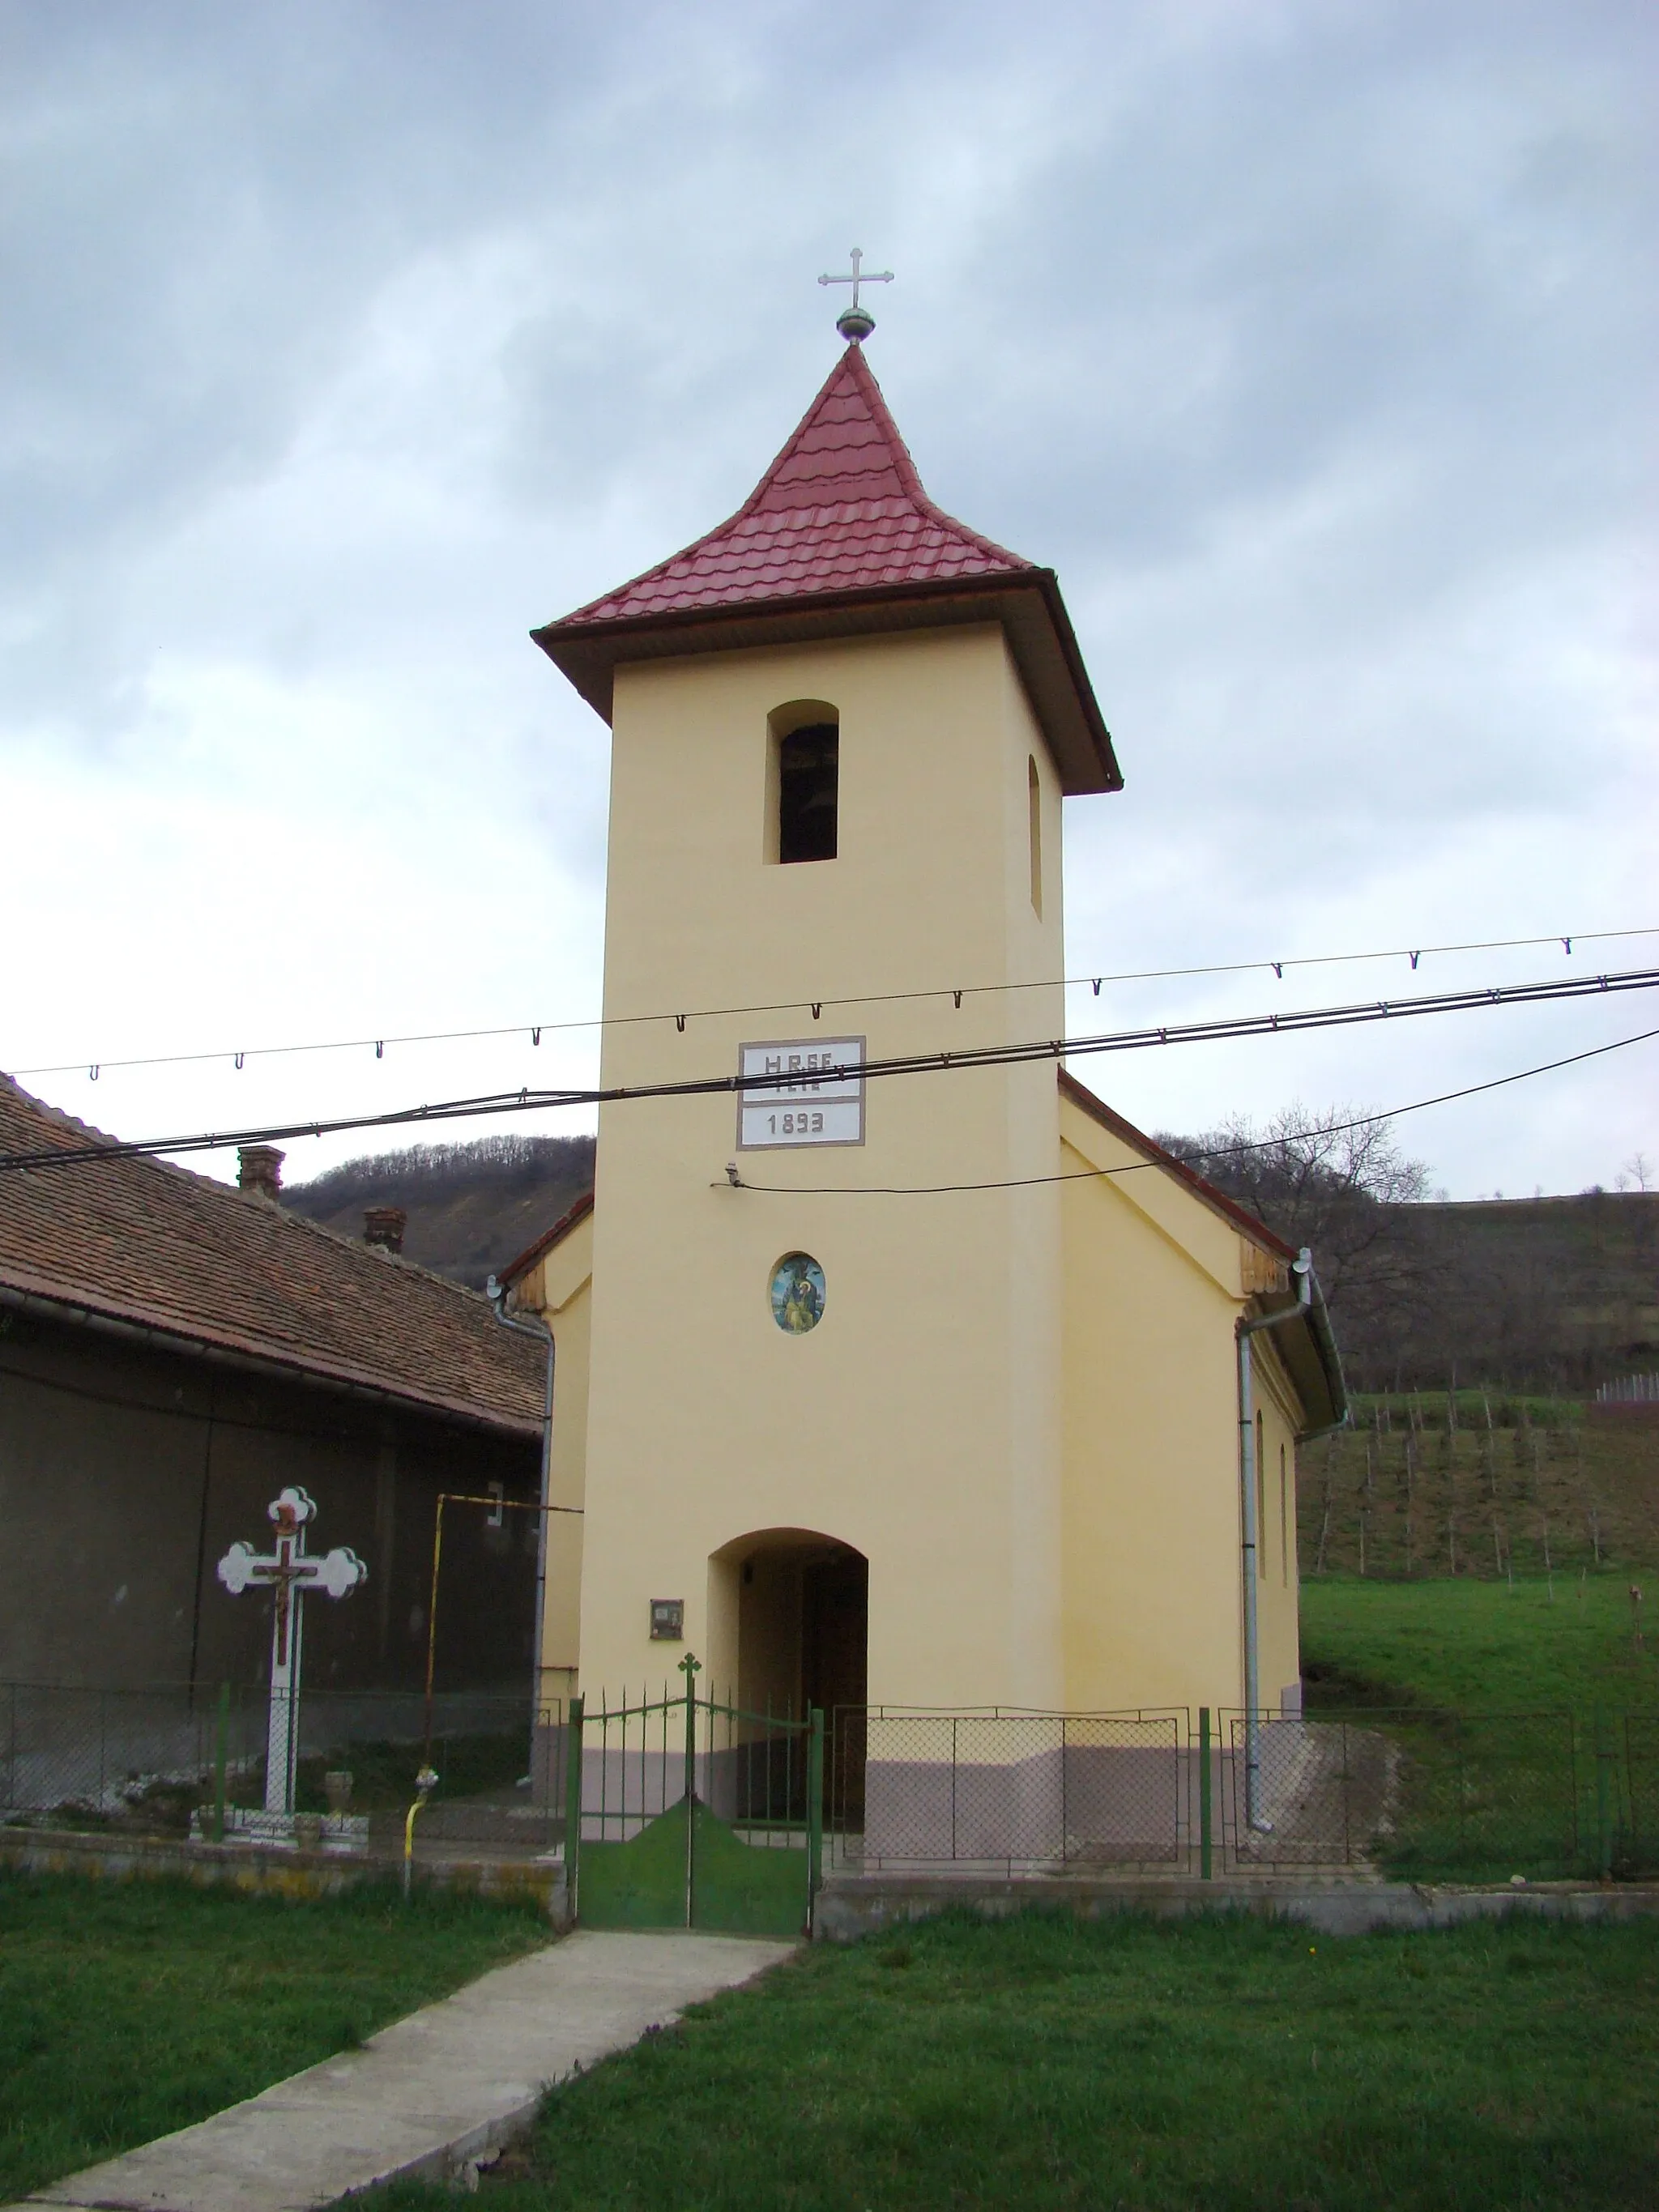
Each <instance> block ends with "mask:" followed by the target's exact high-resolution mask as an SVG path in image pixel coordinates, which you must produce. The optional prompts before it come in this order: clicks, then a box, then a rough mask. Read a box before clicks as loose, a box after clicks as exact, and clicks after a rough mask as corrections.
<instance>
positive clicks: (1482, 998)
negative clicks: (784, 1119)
mask: <svg viewBox="0 0 1659 2212" xmlns="http://www.w3.org/2000/svg"><path fill="white" fill-rule="evenodd" d="M1655 987H1659V968H1636V969H1625V970H1623V971H1622V972H1619V973H1615V974H1612V975H1583V976H1574V977H1573V978H1572V979H1571V981H1555V982H1541V983H1510V984H1493V985H1490V986H1488V987H1486V988H1484V989H1481V990H1476V991H1441V992H1435V993H1432V994H1430V995H1428V996H1426V997H1422V998H1414V999H1394V1000H1384V999H1370V1000H1363V1001H1361V1002H1359V1003H1358V1004H1356V1005H1353V1006H1319V1007H1306V1008H1302V1009H1299V1010H1297V1011H1296V1012H1290V1013H1272V1014H1248V1015H1236V1016H1231V1017H1229V1018H1226V1019H1225V1020H1222V1021H1212V1022H1170V1023H1164V1024H1159V1025H1158V1027H1157V1028H1155V1029H1139V1030H1114V1031H1110V1032H1108V1033H1106V1034H1104V1035H1102V1036H1084V1037H1073V1038H1069V1039H1068V1038H1065V1037H1039V1038H1036V1039H1033V1040H1032V1041H1031V1042H1029V1043H1025V1044H1013V1045H981V1046H967V1047H964V1048H962V1049H961V1050H959V1051H955V1052H939V1051H934V1052H924V1053H905V1054H898V1055H896V1056H894V1057H891V1058H889V1059H885V1060H867V1061H860V1062H857V1063H854V1064H851V1065H848V1066H825V1067H822V1068H819V1069H817V1071H816V1074H817V1078H818V1079H819V1080H821V1081H822V1080H833V1079H836V1078H842V1079H845V1078H848V1077H862V1078H865V1079H878V1078H880V1077H883V1076H894V1075H932V1074H937V1073H944V1072H945V1071H947V1070H951V1069H957V1070H961V1069H963V1068H975V1067H981V1068H982V1067H1015V1066H1022V1065H1024V1064H1027V1063H1029V1062H1031V1061H1036V1060H1070V1059H1079V1058H1083V1057H1085V1056H1087V1055H1089V1054H1095V1053H1109V1052H1139V1051H1143V1050H1145V1049H1146V1048H1149V1047H1151V1046H1153V1045H1170V1044H1212V1043H1219V1042H1233V1041H1235V1040H1237V1039H1239V1038H1242V1037H1251V1036H1279V1035H1291V1034H1294V1033H1296V1032H1298V1031H1302V1030H1327V1029H1351V1028H1354V1027H1357V1026H1358V1025H1359V1024H1362V1023H1366V1022H1379V1021H1392V1020H1402V1019H1404V1018H1407V1017H1408V1016H1411V1015H1415V1014H1452V1013H1464V1012H1473V1011H1474V1009H1476V1008H1477V1007H1484V1006H1536V1005H1541V1004H1545V1003H1547V1002H1550V1001H1553V1000H1558V999H1585V998H1593V997H1598V996H1601V995H1604V994H1611V993H1616V992H1626V991H1650V990H1652V989H1654V988H1655ZM776 1081H777V1079H776V1077H775V1075H767V1074H756V1075H748V1076H745V1075H742V1074H738V1075H708V1076H701V1077H697V1076H693V1077H684V1078H681V1079H678V1080H677V1081H673V1082H665V1083H636V1084H613V1085H607V1086H604V1087H595V1088H591V1089H567V1090H547V1091H532V1090H531V1089H530V1088H529V1087H528V1086H527V1085H526V1087H525V1088H524V1089H522V1090H520V1091H495V1092H491V1093H489V1094H488V1095H486V1096H483V1097H475V1098H451V1099H445V1100H443V1101H441V1102H440V1103H437V1104H435V1105H425V1106H410V1107H404V1108H401V1109H397V1110H395V1111H393V1112H392V1113H387V1114H350V1115H337V1116H334V1117H332V1118H329V1119H320V1118H319V1119H315V1120H311V1121H285V1122H280V1123H276V1124H271V1125H267V1126H264V1127H258V1128H246V1129H234V1130H217V1131H212V1132H207V1133H202V1134H199V1135H195V1136H186V1137H152V1138H145V1139H138V1140H136V1141H133V1142H124V1141H122V1140H120V1139H109V1138H106V1139H102V1140H101V1141H98V1142H94V1143H91V1144H86V1145H70V1146H62V1147H53V1148H52V1149H51V1150H49V1151H45V1152H6V1153H0V1171H3V1172H14V1173H15V1172H16V1171H18V1170H22V1169H26V1168H45V1167H73V1166H78V1165H81V1164H83V1163H88V1164H90V1163H96V1162H99V1161H105V1160H114V1159H127V1158H137V1157H140V1156H145V1155H160V1154H163V1153H166V1154H180V1153H189V1152H220V1151H222V1150H224V1149H225V1148H226V1147H227V1146H231V1145H254V1144H276V1143H280V1142H282V1141H283V1140H285V1139H293V1138H296V1137H325V1136H337V1135H340V1134H342V1133H344V1132H346V1131H349V1130H356V1129H390V1128H400V1127H410V1126H415V1125H423V1124H427V1123H430V1122H435V1121H468V1120H476V1119H477V1118H479V1117H480V1116H482V1115H493V1114H523V1113H533V1112H538V1111H542V1110H546V1109H553V1108H556V1107H570V1106H609V1105H615V1104H619V1103H622V1102H623V1100H625V1099H639V1098H698V1097H717V1096H720V1095H721V1094H726V1095H732V1094H734V1093H740V1092H742V1091H751V1090H769V1089H773V1088H775V1086H776Z"/></svg>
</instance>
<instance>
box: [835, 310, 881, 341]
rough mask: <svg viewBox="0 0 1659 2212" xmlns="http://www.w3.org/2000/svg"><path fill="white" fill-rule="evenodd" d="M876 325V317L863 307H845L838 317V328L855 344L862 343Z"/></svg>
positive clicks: (843, 335)
mask: <svg viewBox="0 0 1659 2212" xmlns="http://www.w3.org/2000/svg"><path fill="white" fill-rule="evenodd" d="M875 327H876V319H875V317H874V316H873V315H872V314H868V313H866V311H865V310H864V308H862V307H844V308H843V309H842V312H841V313H840V314H838V315H837V316H836V329H837V330H838V331H840V332H841V334H842V337H844V338H847V339H849V340H850V341H851V342H852V343H853V344H854V345H862V344H863V343H864V341H865V339H866V338H867V337H869V335H870V333H871V331H872V330H874V328H875Z"/></svg>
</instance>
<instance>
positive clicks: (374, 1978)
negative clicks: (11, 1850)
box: [0, 1870, 547, 2204]
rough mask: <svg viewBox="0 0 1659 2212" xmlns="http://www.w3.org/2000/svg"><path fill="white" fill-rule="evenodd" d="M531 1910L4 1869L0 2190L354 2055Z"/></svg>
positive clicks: (540, 1931) (496, 1951) (524, 1944)
mask: <svg viewBox="0 0 1659 2212" xmlns="http://www.w3.org/2000/svg"><path fill="white" fill-rule="evenodd" d="M546 1937H547V1925H546V1923H545V1921H544V1919H543V1918H542V1917H541V1916H540V1914H539V1913H538V1912H537V1911H535V1910H534V1909H533V1908H532V1907H530V1906H528V1905H508V1904H495V1903H485V1902H483V1901H481V1900H479V1899H469V1898H465V1897H456V1896H447V1895H445V1894H443V1893H426V1894H424V1895H421V1894H417V1895H416V1899H414V1901H413V1902H412V1903H411V1904H410V1905H404V1903H403V1902H402V1900H401V1899H400V1898H399V1897H398V1894H397V1893H396V1892H395V1890H391V1889H387V1888H384V1887H378V1886H377V1887H372V1888H371V1887H364V1888H362V1889H356V1890H352V1891H349V1892H347V1893H345V1894H344V1895H343V1896H341V1897H338V1898H328V1899H305V1900H295V1901H292V1902H290V1901H289V1900H286V1899H280V1898H275V1897H270V1896H248V1895H245V1894H242V1893H238V1892H236V1891H234V1890H228V1889H225V1890H210V1889H197V1888H194V1887H191V1886H190V1885H189V1884H188V1883H185V1882H177V1883H174V1882H161V1881H143V1882H137V1881H135V1882H113V1881H112V1882H104V1883H100V1882H96V1881H87V1880H85V1879H82V1878H78V1877H76V1876H72V1875H58V1876H50V1875H48V1876H39V1877H36V1876H28V1875H13V1874H9V1873H7V1872H5V1871H3V1870H0V2204H3V2203H10V2202H11V2201H12V2199H13V2198H14V2197H21V2196H22V2195H23V2194H24V2193H25V2192H26V2191H28V2190H30V2189H33V2188H35V2187H37V2186H39V2185H40V2183H42V2182H44V2181H46V2180H49V2179H52V2178H54V2177H55V2176H58V2175H60V2174H64V2173H69V2172H74V2171H75V2170H76V2168H78V2167H80V2166H90V2165H93V2164H94V2163H95V2162H96V2161H97V2160H100V2159H105V2158H111V2157H113V2156H114V2154H116V2152H118V2151H121V2150H126V2149H130V2148H131V2147H132V2146H133V2145H134V2144H137V2143H141V2142H149V2139H150V2138H151V2137H152V2136H159V2135H165V2134H167V2132H168V2131H169V2130H171V2129H173V2128H179V2127H184V2126H186V2125H187V2124H189V2123H190V2122H191V2121H192V2120H199V2119H203V2118H205V2117H206V2116H207V2115H208V2114H209V2113H210V2112H218V2111H220V2110H222V2107H223V2106H226V2105H229V2104H234V2102H235V2101H236V2100H238V2099H239V2098H241V2097H246V2096H251V2095H252V2093H253V2092H254V2091H255V2090H256V2089H263V2088H264V2087H267V2086H268V2085H269V2084H270V2083H271V2082H273V2081H281V2080H282V2078H283V2075H288V2074H292V2073H295V2072H296V2071H297V2070H298V2069H300V2068H301V2067H302V2066H310V2065H313V2064H314V2063H316V2061H317V2060H319V2059H321V2058H326V2057H329V2056H330V2054H331V2052H333V2051H342V2050H348V2049H350V2048H352V2047H353V2046H354V2045H356V2044H358V2043H359V2042H361V2041H362V2039H363V2038H364V2037H365V2036H367V2035H368V2034H371V2033H373V2032H374V2029H376V2028H378V2027H384V2026H385V2025H386V2023H387V2022H388V2021H393V2020H397V2019H399V2018H401V2017H402V2015H404V2014H405V2013H408V2012H412V2011H413V2010H414V2009H415V2008H416V2007H417V2006H419V2005H422V2004H426V2003H428V2002H431V2000H432V1999H433V1998H435V1997H439V1996H445V1995H447V1993H448V1991H450V1990H453V1989H455V1988H457V1987H459V1984H461V1983H463V1982H465V1981H469V1980H471V1978H472V1977H473V1976H474V1975H476V1974H481V1973H483V1972H484V1971H485V1969H486V1968H487V1967H489V1966H498V1965H500V1964H501V1962H502V1961H503V1960H507V1959H510V1958H513V1957H515V1956H516V1955H518V1954H520V1953H521V1952H524V1951H527V1950H530V1949H532V1948H533V1947H534V1946H535V1945H536V1944H538V1943H539V1942H544V1941H545V1940H546Z"/></svg>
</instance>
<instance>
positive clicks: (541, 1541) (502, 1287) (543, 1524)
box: [485, 1275, 558, 1713]
mask: <svg viewBox="0 0 1659 2212" xmlns="http://www.w3.org/2000/svg"><path fill="white" fill-rule="evenodd" d="M508 1288H509V1286H508V1285H507V1284H505V1283H498V1282H497V1281H496V1279H495V1277H494V1275H492V1276H491V1277H490V1278H489V1282H488V1284H487V1285H485V1295H486V1297H488V1298H489V1307H490V1311H491V1312H492V1313H493V1314H494V1315H495V1318H496V1320H497V1321H498V1322H500V1323H501V1327H502V1328H510V1329H513V1330H515V1331H516V1332H517V1333H518V1334H519V1335H520V1336H538V1337H544V1338H545V1339H546V1340H547V1390H546V1395H545V1396H544V1400H543V1404H542V1480H541V1491H540V1495H539V1498H538V1504H540V1506H541V1509H542V1510H541V1511H540V1512H539V1513H538V1515H537V1516H536V1521H537V1529H536V1626H535V1632H534V1642H533V1644H532V1660H531V1667H532V1674H531V1681H532V1689H533V1697H534V1704H535V1708H536V1711H537V1712H538V1713H539V1712H540V1711H541V1709H542V1638H543V1632H544V1628H545V1626H546V1614H547V1522H548V1511H547V1509H548V1506H549V1504H550V1503H551V1500H550V1496H549V1492H550V1489H551V1487H552V1480H553V1368H554V1363H555V1361H556V1358H557V1357H558V1346H557V1345H556V1342H555V1340H554V1336H553V1328H552V1324H551V1323H550V1322H549V1321H548V1320H547V1319H546V1317H545V1316H542V1317H541V1318H539V1319H538V1320H536V1321H528V1320H526V1321H518V1320H515V1319H514V1318H513V1316H512V1315H510V1314H509V1313H508V1312H507V1295H508Z"/></svg>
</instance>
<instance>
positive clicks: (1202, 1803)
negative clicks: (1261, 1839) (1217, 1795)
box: [1198, 1705, 1214, 1881]
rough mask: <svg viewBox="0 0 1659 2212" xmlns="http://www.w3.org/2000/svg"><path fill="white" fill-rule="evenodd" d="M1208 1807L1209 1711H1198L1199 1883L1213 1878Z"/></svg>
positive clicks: (1211, 1834) (1207, 1709)
mask: <svg viewBox="0 0 1659 2212" xmlns="http://www.w3.org/2000/svg"><path fill="white" fill-rule="evenodd" d="M1212 1836H1213V1828H1212V1814H1211V1807H1210V1709H1209V1707H1208V1706H1207V1705H1200V1707H1199V1709H1198V1873H1199V1879H1200V1881H1211V1880H1212V1878H1213V1873H1214V1869H1213V1868H1212V1864H1211V1843H1212Z"/></svg>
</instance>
